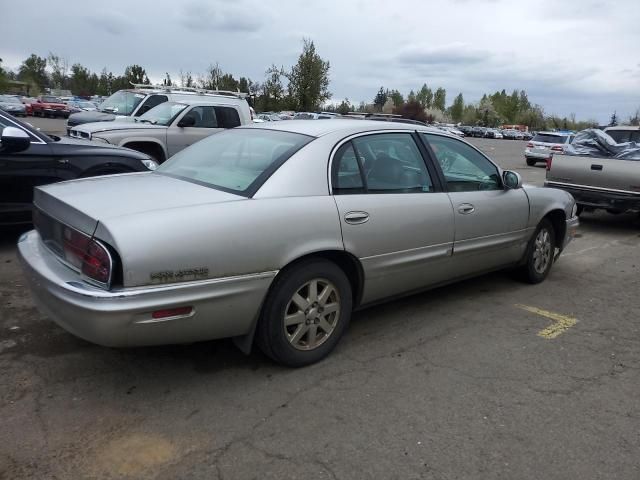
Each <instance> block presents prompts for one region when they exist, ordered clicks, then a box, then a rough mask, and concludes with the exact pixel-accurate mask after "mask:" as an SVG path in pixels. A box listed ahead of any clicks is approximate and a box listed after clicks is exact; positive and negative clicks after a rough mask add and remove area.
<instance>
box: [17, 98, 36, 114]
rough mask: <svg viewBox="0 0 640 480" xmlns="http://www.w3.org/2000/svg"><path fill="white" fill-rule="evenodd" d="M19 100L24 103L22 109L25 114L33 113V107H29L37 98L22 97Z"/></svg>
mask: <svg viewBox="0 0 640 480" xmlns="http://www.w3.org/2000/svg"><path fill="white" fill-rule="evenodd" d="M20 101H21V102H22V103H23V104H24V109H25V113H26V114H27V116H29V115H33V108H31V105H32V104H33V103H36V102H37V101H38V99H37V98H32V97H22V98H21V99H20Z"/></svg>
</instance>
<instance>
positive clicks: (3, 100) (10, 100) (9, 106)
mask: <svg viewBox="0 0 640 480" xmlns="http://www.w3.org/2000/svg"><path fill="white" fill-rule="evenodd" d="M0 110H4V111H5V112H7V113H10V114H11V115H13V116H16V117H20V116H22V117H26V116H27V107H25V106H24V104H23V103H22V102H21V101H20V99H19V98H18V97H14V96H13V95H0Z"/></svg>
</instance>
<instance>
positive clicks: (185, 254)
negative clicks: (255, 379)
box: [18, 119, 578, 366]
mask: <svg viewBox="0 0 640 480" xmlns="http://www.w3.org/2000/svg"><path fill="white" fill-rule="evenodd" d="M34 204H35V217H34V224H35V227H36V229H35V230H34V231H31V232H29V233H26V234H25V235H23V236H22V237H21V238H20V240H19V243H18V248H19V255H20V258H21V260H22V263H23V266H24V269H25V272H26V277H27V278H28V282H29V284H30V287H31V290H32V292H33V295H34V297H35V299H36V300H37V303H38V304H39V305H40V307H41V308H42V310H43V311H44V312H45V313H46V314H47V315H49V316H50V317H51V318H52V319H53V320H55V321H56V322H57V323H58V324H60V325H61V326H62V327H63V328H65V329H67V330H68V331H69V332H71V333H73V334H75V335H77V336H79V337H82V338H84V339H87V340H89V341H92V342H95V343H98V344H102V345H109V346H132V345H152V344H167V343H183V342H194V341H199V340H208V339H216V338H223V337H234V339H235V340H236V343H237V344H238V345H239V346H240V347H241V348H242V349H243V350H244V351H247V352H248V351H249V349H250V348H251V346H252V344H253V342H254V339H255V341H256V342H257V344H258V345H259V346H260V347H261V349H262V350H263V351H264V352H265V353H266V354H267V355H268V356H270V357H271V358H273V359H274V360H275V361H277V362H280V363H282V364H285V365H290V366H302V365H308V364H310V363H313V362H316V361H318V360H320V359H322V358H324V357H325V356H326V355H327V354H329V352H330V351H331V350H332V349H333V348H334V347H335V346H336V344H337V343H338V341H339V339H340V337H341V336H342V335H343V333H344V332H345V330H346V328H347V326H348V324H349V320H350V317H351V312H352V310H353V309H359V308H363V307H366V306H368V305H371V304H373V303H376V302H379V301H381V300H385V299H389V298H394V297H397V296H400V295H407V294H409V293H412V292H416V291H420V290H424V289H427V288H433V287H436V286H439V285H443V284H446V283H450V282H453V281H456V280H460V279H464V278H468V277H471V276H474V275H480V274H483V273H486V272H489V271H493V270H498V269H504V268H517V269H518V271H519V272H520V275H521V276H522V277H523V278H524V279H525V280H527V281H529V282H531V283H538V282H541V281H543V280H544V279H545V278H546V277H547V275H548V274H549V272H550V269H551V267H552V265H553V262H554V261H555V259H556V258H557V257H558V255H559V254H560V252H561V251H562V250H563V249H564V248H565V246H566V245H567V243H568V242H569V241H570V240H571V238H572V235H573V232H574V231H575V229H576V227H577V225H578V220H577V217H576V215H575V213H576V206H575V202H574V200H573V198H572V197H571V196H570V195H568V194H567V193H565V192H563V191H560V190H555V189H550V188H533V187H526V188H523V186H522V182H521V178H520V176H519V175H518V174H517V173H515V172H511V171H502V170H501V169H500V168H499V167H498V166H496V165H495V164H494V163H493V162H492V161H491V160H490V159H489V158H487V157H486V156H485V155H484V154H483V153H482V152H480V151H479V150H477V149H476V148H475V147H473V146H471V145H470V144H468V143H466V142H464V141H462V140H460V139H458V138H455V137H453V136H451V135H448V134H445V133H444V132H441V131H440V130H436V129H431V128H428V127H421V126H416V125H405V124H398V123H390V122H389V123H387V122H375V121H367V120H353V119H338V120H335V121H332V122H309V121H295V120H292V121H288V122H270V123H263V124H256V125H251V126H245V127H239V128H236V129H233V130H227V131H224V132H222V133H219V134H216V135H212V136H210V137H208V138H206V139H204V140H202V141H200V142H198V143H196V144H194V145H192V146H191V147H189V148H186V149H184V150H183V151H181V152H179V153H178V154H176V155H175V156H174V157H173V158H171V159H170V160H169V161H167V162H165V163H164V164H163V165H161V166H160V167H159V168H158V169H157V170H156V171H155V172H151V173H143V174H130V175H115V176H110V177H100V178H90V179H86V180H79V181H73V182H65V183H63V184H55V185H48V186H46V187H39V188H37V189H36V191H35V200H34Z"/></svg>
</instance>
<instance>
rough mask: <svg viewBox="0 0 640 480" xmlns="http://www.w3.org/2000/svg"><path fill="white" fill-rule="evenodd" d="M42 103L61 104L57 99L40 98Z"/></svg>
mask: <svg viewBox="0 0 640 480" xmlns="http://www.w3.org/2000/svg"><path fill="white" fill-rule="evenodd" d="M42 101H43V102H44V103H62V100H60V99H59V98H58V97H42Z"/></svg>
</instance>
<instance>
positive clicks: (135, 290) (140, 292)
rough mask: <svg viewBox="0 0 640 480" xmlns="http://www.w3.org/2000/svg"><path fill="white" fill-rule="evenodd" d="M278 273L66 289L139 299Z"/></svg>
mask: <svg viewBox="0 0 640 480" xmlns="http://www.w3.org/2000/svg"><path fill="white" fill-rule="evenodd" d="M278 271H279V270H272V271H269V272H261V273H251V274H247V275H236V276H232V277H220V278H209V279H207V280H196V281H193V282H182V283H172V284H169V285H156V286H153V287H147V286H144V287H131V288H126V289H122V290H111V291H105V290H102V289H98V288H96V287H92V286H91V285H88V284H86V283H82V282H66V284H65V288H66V289H67V290H70V291H72V293H76V294H78V295H82V296H84V297H92V298H105V299H114V298H133V297H139V296H144V295H149V294H157V293H163V292H174V291H177V290H186V289H189V288H192V287H201V286H207V285H218V284H222V283H232V282H243V281H249V280H259V279H263V278H273V277H275V276H276V275H277V274H278Z"/></svg>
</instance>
